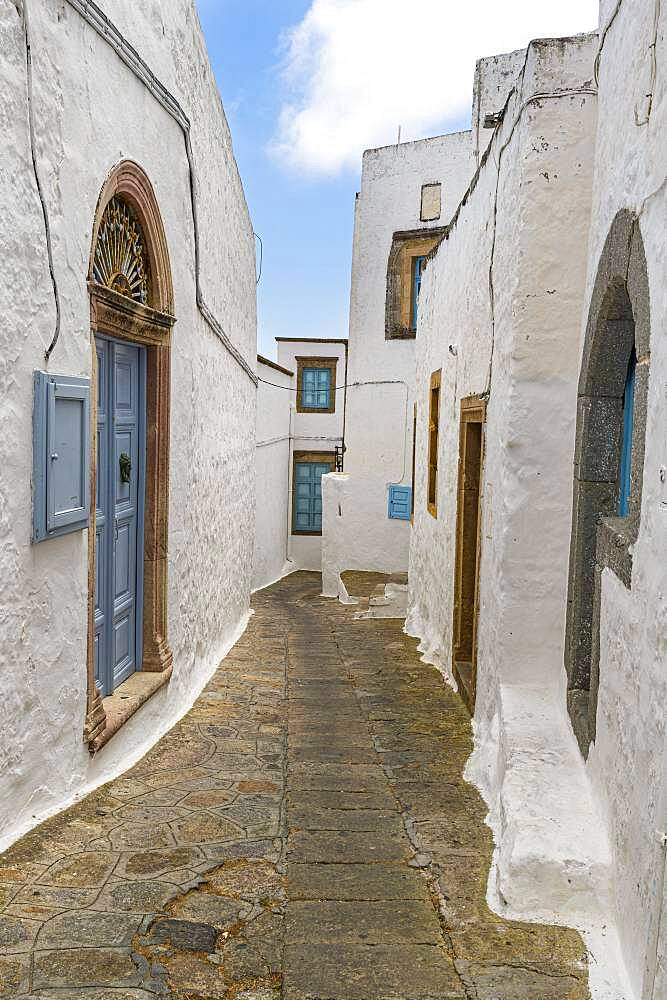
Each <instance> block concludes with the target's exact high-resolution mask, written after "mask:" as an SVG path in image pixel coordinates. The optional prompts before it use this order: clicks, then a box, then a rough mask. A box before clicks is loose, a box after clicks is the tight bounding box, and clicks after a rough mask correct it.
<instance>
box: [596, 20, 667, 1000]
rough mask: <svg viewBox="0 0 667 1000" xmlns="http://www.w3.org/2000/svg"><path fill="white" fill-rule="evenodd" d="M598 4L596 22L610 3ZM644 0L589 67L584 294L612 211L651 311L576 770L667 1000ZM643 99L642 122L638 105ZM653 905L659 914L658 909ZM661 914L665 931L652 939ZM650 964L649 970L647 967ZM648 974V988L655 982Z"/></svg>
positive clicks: (661, 511) (659, 278)
mask: <svg viewBox="0 0 667 1000" xmlns="http://www.w3.org/2000/svg"><path fill="white" fill-rule="evenodd" d="M615 6H616V5H615V4H614V3H612V2H611V0H605V2H604V3H602V5H601V10H600V25H601V27H602V26H605V25H606V24H607V23H608V22H609V20H610V18H611V16H612V14H613V12H614V9H615ZM655 9H656V8H655V5H654V3H653V0H637V2H636V3H635V2H629V0H624V2H623V3H622V4H621V6H620V8H619V10H618V13H617V15H616V17H615V20H614V22H613V24H612V26H611V27H610V29H609V31H608V33H607V35H606V38H605V44H604V49H603V51H602V55H601V59H600V71H599V82H600V98H599V119H598V132H597V146H596V154H595V183H594V192H593V212H592V226H591V238H590V250H589V260H588V290H587V296H586V302H585V308H584V315H583V325H584V327H585V323H586V319H587V314H588V305H589V301H590V295H591V293H592V288H593V283H594V281H595V276H596V272H597V269H598V263H599V260H600V256H601V253H602V248H603V246H604V243H605V240H606V237H607V234H608V232H609V230H610V228H611V224H612V221H613V219H614V217H615V215H616V214H617V213H618V212H619V211H620V210H622V209H626V210H628V211H629V212H632V213H634V214H636V215H638V216H639V225H640V229H641V234H642V238H643V242H644V248H645V252H646V261H647V269H648V281H649V293H650V305H651V318H650V325H651V345H650V349H651V361H650V381H649V390H648V419H647V423H646V452H645V460H644V479H643V493H642V510H641V521H640V528H639V537H638V538H637V541H636V543H635V545H634V550H633V569H632V587H631V590H627V589H626V587H624V586H623V584H622V583H621V582H620V580H619V579H618V578H617V577H616V576H615V575H614V574H613V573H612V572H611V570H605V571H604V573H603V578H602V594H601V628H600V634H601V643H600V688H599V696H598V710H597V737H596V741H595V744H594V746H593V747H591V750H590V754H589V758H588V763H587V769H588V774H589V776H590V778H591V781H592V783H593V786H594V787H595V789H596V790H597V792H598V793H599V795H600V797H601V798H602V800H603V801H604V803H605V806H606V812H607V818H608V823H609V829H610V834H611V842H612V850H613V860H614V872H615V881H614V898H615V907H616V918H617V921H618V926H619V931H620V934H621V940H622V943H623V948H624V954H625V957H626V962H627V964H628V969H629V971H630V974H631V978H632V984H633V987H634V990H635V991H636V995H637V996H638V997H641V998H642V1000H647V998H651V1000H652V998H655V1000H657V998H658V997H662V996H665V995H667V901H666V900H665V898H664V896H663V891H664V881H663V872H664V869H665V849H664V847H663V845H662V843H661V841H660V837H659V832H660V831H665V830H666V829H667V787H666V784H665V783H666V780H667V767H666V763H667V761H666V759H665V704H667V681H666V674H665V664H666V663H667V597H666V595H667V560H666V559H665V553H666V552H667V486H666V485H665V483H664V482H663V481H661V470H662V477H663V479H664V478H665V474H664V469H665V467H667V446H666V436H665V427H666V426H667V394H666V392H665V385H666V384H667V339H666V338H665V335H664V331H665V328H666V325H667V295H666V292H665V280H664V276H665V267H666V263H667V262H666V242H665V232H666V231H667V190H666V188H665V173H666V167H667V147H666V145H665V141H664V135H665V127H666V126H667V101H666V99H665V98H666V88H667V73H666V66H667V47H666V45H665V28H666V27H667V11H665V9H664V5H663V8H662V13H661V16H660V20H659V23H658V32H657V47H656V53H655V54H656V68H657V74H656V77H655V80H654V82H653V83H652V81H651V53H650V45H651V43H652V40H653V34H654V15H655ZM651 90H652V91H653V105H652V111H651V115H650V118H649V121H648V123H646V124H643V125H637V124H636V120H637V119H638V120H639V121H640V122H641V121H643V120H644V119H645V118H646V108H647V104H646V97H645V95H646V94H647V93H649V91H651ZM661 911H662V917H661V918H660V914H661ZM660 919H661V927H662V936H661V938H660V940H657V929H658V924H659V921H660ZM656 957H657V959H658V967H657V972H656ZM654 974H655V982H654Z"/></svg>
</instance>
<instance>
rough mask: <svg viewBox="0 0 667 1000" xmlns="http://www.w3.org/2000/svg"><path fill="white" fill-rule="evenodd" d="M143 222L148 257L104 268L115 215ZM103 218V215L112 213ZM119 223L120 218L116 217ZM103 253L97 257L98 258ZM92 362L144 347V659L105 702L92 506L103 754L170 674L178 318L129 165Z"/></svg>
mask: <svg viewBox="0 0 667 1000" xmlns="http://www.w3.org/2000/svg"><path fill="white" fill-rule="evenodd" d="M125 207H126V210H127V215H128V217H129V218H131V219H132V220H136V227H135V228H134V229H133V237H135V236H136V234H137V233H139V234H140V237H141V253H142V257H141V260H140V262H139V265H138V272H139V277H137V268H135V269H134V271H133V272H132V273H131V274H130V275H129V277H126V276H125V275H123V274H118V273H116V272H117V270H118V269H116V270H114V268H113V267H112V266H109V267H104V266H100V251H99V241H100V238H101V235H102V234H103V233H104V231H105V227H106V228H107V229H108V227H109V212H110V211H111V210H112V209H113V210H115V211H116V212H117V213H118V212H119V211H120V212H121V213H123V211H124V209H125ZM105 213H106V214H105ZM112 221H113V220H112ZM96 251H97V257H96ZM88 290H89V294H90V324H91V325H90V328H91V349H92V352H93V366H95V365H96V363H97V362H96V347H95V334H96V333H103V334H105V335H108V336H110V337H114V338H118V339H120V340H122V341H124V342H128V343H130V344H134V345H139V346H140V347H142V348H144V349H145V357H146V365H145V367H146V433H145V438H146V460H145V488H144V518H143V537H144V544H143V581H142V595H143V625H142V628H141V630H140V631H141V634H142V637H143V642H142V645H143V655H142V657H141V662H140V663H138V664H137V671H138V673H137V674H135V678H139V679H138V681H135V683H134V684H133V689H132V693H131V696H130V697H128V696H127V695H125V696H124V697H123V699H122V701H120V700H118V699H116V700H114V697H113V696H111V697H110V698H105V699H102V696H101V693H100V691H99V689H98V687H97V685H96V682H95V648H94V647H95V625H94V616H95V579H96V523H95V509H94V508H95V504H93V505H92V506H93V510H92V512H91V519H90V528H89V533H88V651H87V686H88V698H87V715H86V722H85V729H84V738H85V740H86V741H87V742H88V744H89V747H90V749H91V752H94V751H96V750H98V749H99V748H100V747H101V746H102V745H103V744H104V743H106V742H107V740H108V739H109V738H110V737H111V736H112V735H113V733H114V732H116V731H117V729H118V728H119V727H120V725H122V723H123V722H124V721H125V720H126V719H127V718H128V717H129V716H130V715H131V714H133V712H134V711H136V709H137V708H138V707H139V706H140V705H141V704H143V702H144V701H146V699H147V698H148V697H149V696H150V695H151V694H153V693H154V691H155V690H157V689H158V688H159V687H161V686H163V684H165V683H166V682H167V681H168V680H169V677H170V675H171V667H172V659H173V657H172V653H171V650H170V648H169V644H168V641H167V544H168V504H169V436H170V426H169V421H170V364H171V329H172V326H173V324H174V322H175V319H174V315H173V312H174V308H173V287H172V279H171V267H170V263H169V253H168V249H167V242H166V238H165V234H164V227H163V225H162V220H161V217H160V212H159V208H158V205H157V200H156V198H155V194H154V192H153V188H152V186H151V183H150V181H149V180H148V177H147V176H146V174H145V173H144V171H143V170H142V169H141V167H139V166H138V164H136V163H134V162H132V161H124V162H122V163H120V164H119V165H118V166H117V167H116V168H114V170H113V171H112V172H111V174H110V175H109V177H108V178H107V181H106V182H105V184H104V186H103V188H102V191H101V193H100V197H99V199H98V204H97V210H96V213H95V222H94V227H93V234H92V245H91V255H90V266H89V272H88ZM93 397H94V398H93V406H92V411H93V413H92V417H91V420H92V430H93V433H92V434H91V440H92V442H93V454H92V461H91V496H93V497H95V496H96V476H97V464H96V458H97V456H96V446H95V440H96V433H95V431H96V427H97V423H96V421H97V400H96V398H95V393H93Z"/></svg>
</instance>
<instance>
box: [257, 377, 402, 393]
mask: <svg viewBox="0 0 667 1000" xmlns="http://www.w3.org/2000/svg"><path fill="white" fill-rule="evenodd" d="M257 381H258V382H261V383H262V385H270V386H271V387H272V388H273V389H285V390H286V391H287V392H299V391H300V390H299V389H298V387H296V386H291V385H278V383H277V382H267V381H266V379H264V378H259V377H258V378H257ZM405 384H406V383H405V381H404V380H403V379H402V378H393V379H371V380H370V381H368V382H345V383H344V384H343V383H341V385H334V386H332V388H333V390H334V392H338V390H339V389H354V388H355V387H356V386H361V385H405Z"/></svg>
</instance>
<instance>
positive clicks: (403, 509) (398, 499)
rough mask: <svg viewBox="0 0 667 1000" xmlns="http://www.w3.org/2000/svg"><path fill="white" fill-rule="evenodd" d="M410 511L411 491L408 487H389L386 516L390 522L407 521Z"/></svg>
mask: <svg viewBox="0 0 667 1000" xmlns="http://www.w3.org/2000/svg"><path fill="white" fill-rule="evenodd" d="M411 511H412V489H411V487H410V486H390V487H389V506H388V511H387V516H388V517H389V518H390V519H391V520H396V521H409V520H410V514H411Z"/></svg>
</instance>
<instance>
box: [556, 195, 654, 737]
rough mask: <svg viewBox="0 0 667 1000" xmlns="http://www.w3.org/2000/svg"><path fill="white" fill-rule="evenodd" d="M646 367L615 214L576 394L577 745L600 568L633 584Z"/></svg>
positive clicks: (573, 646)
mask: <svg viewBox="0 0 667 1000" xmlns="http://www.w3.org/2000/svg"><path fill="white" fill-rule="evenodd" d="M633 349H634V353H635V356H636V368H635V383H634V401H633V404H632V417H633V419H632V436H631V437H632V444H631V468H630V492H629V504H628V512H627V515H626V516H624V517H620V516H618V498H619V489H620V478H621V446H622V435H623V430H622V428H623V405H624V390H625V386H626V380H627V374H628V365H629V363H630V359H631V357H632V352H633ZM649 367H650V301H649V286H648V274H647V268H646V256H645V252H644V244H643V240H642V235H641V231H640V227H639V220H638V218H637V217H636V216H635V215H633V214H632V213H630V212H628V211H625V210H624V211H621V212H619V213H618V214H617V215H616V217H615V219H614V221H613V223H612V226H611V229H610V231H609V235H608V237H607V240H606V242H605V245H604V248H603V251H602V255H601V258H600V263H599V266H598V272H597V276H596V280H595V285H594V288H593V293H592V296H591V305H590V310H589V316H588V323H587V327H586V335H585V340H584V349H583V355H582V365H581V373H580V378H579V392H578V401H577V430H576V439H575V441H576V443H575V456H574V490H573V508H572V534H571V539H570V567H569V582H568V604H567V623H566V641H565V667H566V671H567V678H568V712H569V715H570V719H571V722H572V726H573V729H574V733H575V736H576V737H577V740H578V742H579V746H580V749H581V752H582V754H583V755H584V756H587V754H588V750H589V747H590V744H591V743H592V742H594V741H595V734H596V715H597V701H598V686H599V669H600V601H601V584H602V573H603V571H604V570H605V569H610V570H611V571H612V572H614V573H615V574H616V576H617V577H618V578H619V579H620V580H621V581H622V583H623V584H624V585H625V586H626V587H627V588H628V589H630V588H631V586H632V547H633V544H634V542H635V541H636V540H637V537H638V534H639V522H640V516H641V499H642V481H643V473H644V447H645V432H646V408H647V400H648V382H649Z"/></svg>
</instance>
